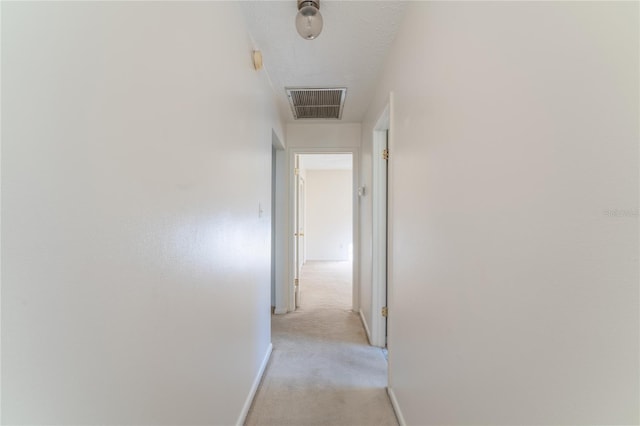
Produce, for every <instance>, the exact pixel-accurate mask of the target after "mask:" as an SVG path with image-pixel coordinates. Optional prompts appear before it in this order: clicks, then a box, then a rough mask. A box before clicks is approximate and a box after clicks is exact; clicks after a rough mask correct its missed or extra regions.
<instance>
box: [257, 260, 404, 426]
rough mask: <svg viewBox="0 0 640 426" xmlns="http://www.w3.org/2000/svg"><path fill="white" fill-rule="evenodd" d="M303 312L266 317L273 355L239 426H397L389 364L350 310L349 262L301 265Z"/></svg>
mask: <svg viewBox="0 0 640 426" xmlns="http://www.w3.org/2000/svg"><path fill="white" fill-rule="evenodd" d="M300 284H301V306H300V308H299V309H298V310H297V311H296V312H293V313H290V314H287V315H274V316H272V341H273V353H272V354H271V360H270V362H269V365H268V366H267V369H266V371H265V375H264V377H263V380H262V383H261V385H260V388H259V389H258V392H257V394H256V397H255V399H254V401H253V406H252V407H251V410H250V411H249V415H248V416H247V420H246V422H245V425H247V426H254V425H264V426H266V425H269V426H287V425H292V426H293V425H295V426H310V425H327V426H372V425H385V426H386V425H394V426H395V425H397V424H398V423H397V421H396V418H395V415H394V413H393V408H392V407H391V402H390V401H389V397H388V396H387V393H386V389H385V387H386V385H387V364H386V361H385V357H384V355H383V353H382V350H381V349H380V348H375V347H372V346H369V344H368V343H367V337H366V334H365V331H364V328H363V326H362V323H361V322H360V317H359V316H358V314H356V313H354V312H352V311H351V263H350V262H307V263H306V264H305V266H304V268H303V271H302V275H301V279H300Z"/></svg>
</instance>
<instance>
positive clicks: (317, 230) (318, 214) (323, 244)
mask: <svg viewBox="0 0 640 426" xmlns="http://www.w3.org/2000/svg"><path fill="white" fill-rule="evenodd" d="M306 175H307V178H306V191H307V192H306V202H307V205H306V216H307V217H306V229H305V239H306V243H307V246H306V253H307V260H349V245H350V244H351V239H352V235H353V230H352V226H351V222H352V210H353V209H352V202H353V185H352V180H353V179H352V171H351V170H307V173H306Z"/></svg>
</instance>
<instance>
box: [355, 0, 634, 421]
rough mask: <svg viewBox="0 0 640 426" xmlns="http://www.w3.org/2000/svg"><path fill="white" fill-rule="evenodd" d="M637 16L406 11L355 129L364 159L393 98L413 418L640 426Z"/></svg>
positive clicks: (404, 365) (515, 6) (395, 367)
mask: <svg viewBox="0 0 640 426" xmlns="http://www.w3.org/2000/svg"><path fill="white" fill-rule="evenodd" d="M638 16H639V14H638V3H634V2H627V3H624V2H412V3H411V4H410V6H409V8H408V10H407V13H406V17H405V21H404V23H403V24H402V27H401V29H400V32H399V34H398V36H397V39H396V41H395V43H394V46H393V48H392V51H391V53H390V56H389V58H388V61H387V65H386V69H385V71H384V72H383V75H382V77H381V80H380V82H379V85H378V91H377V95H376V100H375V101H374V102H373V103H372V107H371V108H370V110H369V112H368V113H367V117H366V119H365V122H364V123H363V159H365V161H369V158H370V155H371V154H370V152H371V148H370V146H371V135H372V130H373V126H374V123H375V121H376V120H377V119H378V117H379V115H380V114H381V112H382V110H383V108H384V106H385V104H386V103H387V101H388V97H389V92H391V91H392V92H393V97H394V109H393V110H392V112H391V121H392V123H391V125H392V127H391V147H390V150H391V160H390V167H391V172H390V173H391V181H390V188H391V197H392V206H391V208H390V214H391V227H392V232H393V234H392V239H393V252H392V255H391V259H390V260H391V272H390V274H391V293H390V308H389V368H390V387H391V389H392V393H393V395H394V396H395V397H396V400H397V403H398V407H399V408H400V412H401V414H402V416H403V418H404V421H405V422H406V424H410V425H417V424H420V425H439V424H440V425H441V424H447V425H463V424H492V425H513V424H539V425H558V424H620V425H622V424H625V425H628V424H638V422H639V421H640V419H639V414H638V401H640V394H639V389H638V373H639V371H638V367H639V366H638V359H639V353H638V336H639V333H638V327H639V325H638V296H639V294H638V283H639V276H638V266H639V265H638V230H639V228H638V190H639V187H638V140H639V134H638V129H639V126H638V124H639V123H638V117H639V112H640V111H639V109H638V108H639V107H638V105H639V102H638V101H639V99H638V94H639V90H638V89H639V85H638V75H640V74H639V69H638V59H639V58H638V55H639V49H638V40H639V37H638V36H639V34H638ZM362 170H363V172H364V173H363V176H362V178H363V183H364V184H365V185H370V180H371V177H370V168H365V167H363V169H362ZM363 209H364V207H363ZM365 214H366V212H365ZM363 223H364V221H363ZM362 253H363V260H362V264H363V269H365V265H367V263H366V262H367V261H368V265H370V258H369V253H368V251H366V250H362ZM367 259H368V260H367ZM364 285H365V282H364V276H363V288H364Z"/></svg>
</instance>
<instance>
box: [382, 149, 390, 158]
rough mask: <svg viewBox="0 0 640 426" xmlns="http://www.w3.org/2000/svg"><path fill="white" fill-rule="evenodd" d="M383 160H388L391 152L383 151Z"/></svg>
mask: <svg viewBox="0 0 640 426" xmlns="http://www.w3.org/2000/svg"><path fill="white" fill-rule="evenodd" d="M382 159H383V160H388V159H389V150H388V149H384V150H382Z"/></svg>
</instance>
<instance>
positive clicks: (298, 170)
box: [293, 167, 300, 176]
mask: <svg viewBox="0 0 640 426" xmlns="http://www.w3.org/2000/svg"><path fill="white" fill-rule="evenodd" d="M293 174H294V175H296V176H298V175H299V174H300V169H299V168H297V167H296V168H295V169H293Z"/></svg>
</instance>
